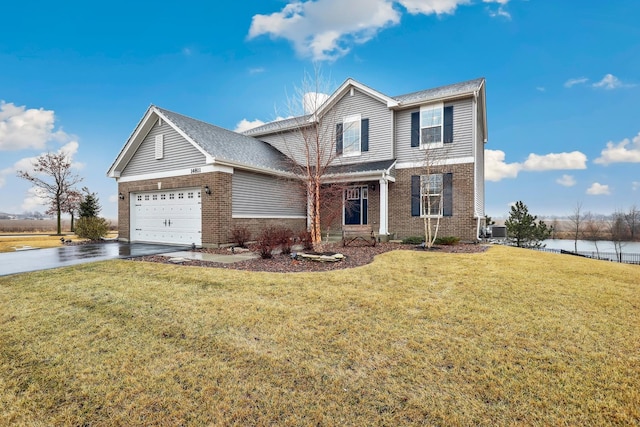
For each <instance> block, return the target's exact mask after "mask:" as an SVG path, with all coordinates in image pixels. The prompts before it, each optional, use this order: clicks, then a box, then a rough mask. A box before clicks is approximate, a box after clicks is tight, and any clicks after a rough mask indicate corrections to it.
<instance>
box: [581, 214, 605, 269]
mask: <svg viewBox="0 0 640 427" xmlns="http://www.w3.org/2000/svg"><path fill="white" fill-rule="evenodd" d="M604 228H605V224H604V223H603V222H602V221H601V220H600V219H598V218H597V217H596V216H595V215H593V214H592V213H591V212H587V213H585V214H584V230H583V237H584V239H585V240H589V241H590V242H593V244H594V245H595V247H596V253H597V254H598V258H600V250H599V249H598V242H599V241H600V240H602V239H603V237H604Z"/></svg>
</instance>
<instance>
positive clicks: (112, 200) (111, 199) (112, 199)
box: [109, 194, 118, 203]
mask: <svg viewBox="0 0 640 427" xmlns="http://www.w3.org/2000/svg"><path fill="white" fill-rule="evenodd" d="M109 203H118V195H117V194H112V195H110V196H109Z"/></svg>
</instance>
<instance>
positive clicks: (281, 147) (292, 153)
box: [257, 127, 314, 164]
mask: <svg viewBox="0 0 640 427" xmlns="http://www.w3.org/2000/svg"><path fill="white" fill-rule="evenodd" d="M303 132H307V133H311V132H314V128H313V127H307V128H304V130H303V131H301V130H300V129H295V130H292V131H286V132H277V133H272V134H269V135H262V136H259V137H257V138H258V139H259V140H260V141H264V142H266V143H268V144H269V145H271V146H272V147H275V148H276V149H277V150H278V151H280V152H281V153H283V154H284V155H285V156H288V157H290V158H293V159H294V160H295V161H296V162H297V163H298V164H304V163H305V157H304V153H305V144H304V138H303Z"/></svg>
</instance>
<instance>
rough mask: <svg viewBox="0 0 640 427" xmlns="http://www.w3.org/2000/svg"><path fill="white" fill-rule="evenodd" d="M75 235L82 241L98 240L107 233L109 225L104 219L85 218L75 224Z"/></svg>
mask: <svg viewBox="0 0 640 427" xmlns="http://www.w3.org/2000/svg"><path fill="white" fill-rule="evenodd" d="M75 229H76V235H77V236H78V237H80V238H82V239H89V240H100V239H101V238H103V237H104V236H106V235H107V234H108V233H109V223H108V222H107V220H106V219H104V218H99V217H95V216H93V217H86V218H80V219H78V221H77V222H76V227H75Z"/></svg>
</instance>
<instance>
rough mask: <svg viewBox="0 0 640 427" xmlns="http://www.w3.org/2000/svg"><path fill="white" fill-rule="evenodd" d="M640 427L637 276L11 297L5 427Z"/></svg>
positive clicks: (483, 261)
mask: <svg viewBox="0 0 640 427" xmlns="http://www.w3.org/2000/svg"><path fill="white" fill-rule="evenodd" d="M638 424H640V267H638V266H632V265H621V264H614V263H607V262H603V261H591V260H586V259H581V258H577V257H569V256H561V255H554V254H546V253H539V252H534V251H527V250H521V249H516V248H507V247H495V248H491V249H490V250H489V251H487V252H486V253H481V254H467V255H463V254H438V253H423V252H416V251H395V252H390V253H386V254H384V255H381V256H379V257H377V258H376V261H375V262H374V263H373V264H371V265H368V266H365V267H361V268H357V269H352V270H342V271H336V272H332V273H316V274H305V273H297V274H282V275H281V274H263V273H250V272H239V271H232V270H224V269H207V268H199V267H180V266H170V265H160V264H150V263H143V262H130V261H109V262H101V263H94V264H87V265H81V266H76V267H68V268H63V269H59V270H54V271H43V272H34V273H28V274H22V275H15V276H8V277H2V278H0V425H43V426H44V425H92V426H112V425H126V426H131V425H171V426H174V425H258V426H260V425H326V426H332V425H348V426H365V425H389V426H396V425H447V426H448V425H580V426H583V425H592V426H605V425H638Z"/></svg>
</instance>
